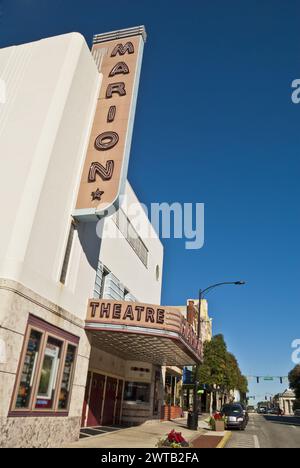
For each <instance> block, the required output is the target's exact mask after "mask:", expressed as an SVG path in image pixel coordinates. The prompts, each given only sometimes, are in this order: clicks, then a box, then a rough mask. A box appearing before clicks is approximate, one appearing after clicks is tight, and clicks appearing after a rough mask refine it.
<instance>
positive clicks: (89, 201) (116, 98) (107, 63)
mask: <svg viewBox="0 0 300 468" xmlns="http://www.w3.org/2000/svg"><path fill="white" fill-rule="evenodd" d="M145 40H146V33H145V29H144V28H143V27H142V28H132V29H128V30H123V31H119V32H116V33H109V34H100V35H98V36H95V38H94V44H93V48H92V53H93V56H94V58H95V60H96V63H97V65H98V67H99V71H100V72H101V73H102V75H103V81H102V85H101V90H100V95H99V98H98V103H97V107H96V113H95V118H94V123H93V127H92V132H91V136H90V142H89V145H88V150H87V155H86V160H85V164H84V168H83V173H82V178H81V183H80V188H79V194H78V199H77V204H76V209H75V212H74V213H73V214H74V217H76V218H85V220H87V221H88V220H95V219H97V218H99V217H101V216H103V214H105V213H106V212H107V210H108V209H109V208H110V207H112V206H114V207H115V208H116V209H117V208H118V202H119V196H120V194H122V192H123V191H124V187H125V182H126V179H127V169H128V162H129V155H130V147H131V139H132V132H133V122H134V115H135V107H136V100H137V92H138V86H139V78H140V71H141V64H142V55H143V48H144V42H145Z"/></svg>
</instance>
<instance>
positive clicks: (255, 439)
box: [253, 435, 260, 449]
mask: <svg viewBox="0 0 300 468" xmlns="http://www.w3.org/2000/svg"><path fill="white" fill-rule="evenodd" d="M253 439H254V447H255V448H256V449H260V444H259V440H258V437H257V435H254V436H253Z"/></svg>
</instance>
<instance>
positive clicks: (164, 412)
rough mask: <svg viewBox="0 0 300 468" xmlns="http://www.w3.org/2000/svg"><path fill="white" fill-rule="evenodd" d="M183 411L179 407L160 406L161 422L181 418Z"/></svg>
mask: <svg viewBox="0 0 300 468" xmlns="http://www.w3.org/2000/svg"><path fill="white" fill-rule="evenodd" d="M182 416H183V411H182V408H180V406H162V408H161V420H162V421H170V420H171V419H178V418H182Z"/></svg>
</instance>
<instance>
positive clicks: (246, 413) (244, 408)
mask: <svg viewBox="0 0 300 468" xmlns="http://www.w3.org/2000/svg"><path fill="white" fill-rule="evenodd" d="M236 404H237V405H240V406H241V407H242V408H243V413H244V416H245V420H246V425H247V424H248V422H249V413H248V411H247V407H246V405H244V403H240V402H237V403H236Z"/></svg>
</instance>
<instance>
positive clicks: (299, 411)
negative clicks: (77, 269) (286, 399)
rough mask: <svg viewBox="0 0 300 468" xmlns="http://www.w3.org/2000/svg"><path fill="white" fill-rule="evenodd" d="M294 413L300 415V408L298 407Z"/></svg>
mask: <svg viewBox="0 0 300 468" xmlns="http://www.w3.org/2000/svg"><path fill="white" fill-rule="evenodd" d="M294 414H295V416H297V417H300V409H296V410H295V412H294Z"/></svg>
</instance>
